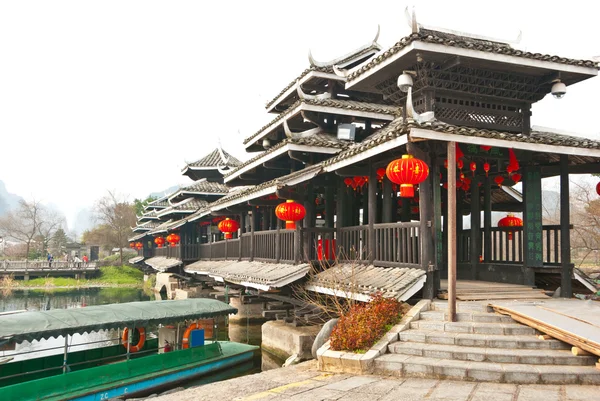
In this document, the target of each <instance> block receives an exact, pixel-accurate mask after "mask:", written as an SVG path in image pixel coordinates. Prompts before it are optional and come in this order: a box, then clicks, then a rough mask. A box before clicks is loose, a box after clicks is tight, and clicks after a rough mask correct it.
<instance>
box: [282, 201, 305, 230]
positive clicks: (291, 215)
mask: <svg viewBox="0 0 600 401" xmlns="http://www.w3.org/2000/svg"><path fill="white" fill-rule="evenodd" d="M275 215H276V216H277V218H279V219H280V220H285V228H286V229H288V230H295V229H296V222H297V221H298V220H302V219H303V218H304V216H305V215H306V209H305V208H304V206H302V205H301V204H299V203H296V202H294V201H293V200H291V199H288V200H287V201H286V202H285V203H281V204H279V205H277V207H276V208H275Z"/></svg>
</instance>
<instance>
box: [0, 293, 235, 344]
mask: <svg viewBox="0 0 600 401" xmlns="http://www.w3.org/2000/svg"><path fill="white" fill-rule="evenodd" d="M234 313H237V309H236V308H232V307H231V306H229V305H228V304H226V303H224V302H221V301H217V300H216V299H208V298H194V299H185V300H181V301H147V302H128V303H122V304H111V305H96V306H87V307H85V308H78V309H53V310H49V311H39V312H23V313H16V314H14V315H7V316H2V318H1V319H0V340H2V339H8V338H10V339H12V340H13V341H16V342H21V341H25V340H26V341H31V340H40V339H44V338H51V337H58V336H64V335H67V334H69V335H72V334H75V333H87V332H91V331H98V330H102V329H105V330H107V329H116V328H119V327H121V328H123V327H133V326H134V325H135V326H136V327H143V326H146V325H149V324H158V323H162V324H173V323H177V322H181V321H183V320H186V319H187V320H194V319H206V318H211V317H215V316H224V315H229V314H234Z"/></svg>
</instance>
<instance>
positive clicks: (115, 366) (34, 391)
mask: <svg viewBox="0 0 600 401" xmlns="http://www.w3.org/2000/svg"><path fill="white" fill-rule="evenodd" d="M234 313H237V309H235V308H232V307H230V306H229V305H228V304H226V303H223V302H220V301H217V300H214V299H186V300H181V301H148V302H130V303H122V304H111V305H98V306H89V307H86V308H79V309H55V310H50V311H39V312H24V313H19V314H14V315H9V316H3V318H2V324H1V325H0V343H2V342H7V341H8V342H9V343H13V344H14V343H21V342H23V341H33V340H42V339H51V338H58V337H59V336H62V337H63V338H64V340H65V342H64V345H65V347H64V353H61V354H58V355H50V356H44V357H40V358H34V359H26V360H14V361H12V362H10V363H5V364H1V365H0V400H20V401H27V400H45V401H50V400H52V401H55V400H66V399H68V400H86V401H87V400H94V401H101V400H102V401H103V400H108V399H111V398H115V397H123V396H125V397H131V396H139V395H143V394H149V393H150V392H152V391H156V390H158V389H161V388H167V387H171V386H174V385H176V384H177V383H180V382H183V381H186V380H189V379H192V378H194V379H196V378H199V377H200V376H204V375H213V374H219V372H220V373H222V372H224V371H225V372H233V371H235V372H237V373H239V371H240V369H241V368H243V369H251V368H252V363H253V362H252V359H253V356H254V353H255V350H256V349H257V348H258V347H256V346H252V345H246V344H239V343H235V342H229V341H218V340H217V339H216V334H217V330H216V328H217V327H216V321H217V319H215V318H217V317H219V316H227V315H229V314H234ZM200 319H202V320H200ZM202 322H210V324H209V325H208V326H207V327H205V328H201V326H202ZM182 323H183V324H182ZM126 328H131V330H128V329H126ZM152 328H157V329H158V336H156V335H151V334H150V332H151V331H152V330H151V329H152ZM100 330H112V331H108V333H115V332H116V333H118V334H117V337H116V341H113V342H112V345H110V346H102V347H99V348H92V349H85V350H82V351H76V352H69V348H70V346H69V340H71V341H72V340H73V335H75V334H82V333H90V332H98V331H100ZM132 333H135V334H137V336H134V335H133V334H132ZM205 334H206V337H210V339H205ZM134 337H135V338H134ZM167 338H170V339H171V342H170V344H168V345H166V346H161V344H167V343H165V341H164V340H165V339H167ZM105 341H107V340H106V339H104V340H103V341H102V343H104V342H105ZM160 341H162V342H160ZM96 343H98V342H96ZM14 355H15V354H12V356H14ZM15 359H17V358H15Z"/></svg>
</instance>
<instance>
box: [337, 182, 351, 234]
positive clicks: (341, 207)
mask: <svg viewBox="0 0 600 401" xmlns="http://www.w3.org/2000/svg"><path fill="white" fill-rule="evenodd" d="M336 178H337V194H336V197H335V221H336V223H335V228H336V229H338V230H339V229H340V228H342V227H344V215H345V214H346V213H348V211H347V210H346V209H347V204H346V199H345V198H344V197H345V195H346V184H344V179H343V178H342V177H336ZM337 237H338V238H339V237H340V236H339V232H338V236H337Z"/></svg>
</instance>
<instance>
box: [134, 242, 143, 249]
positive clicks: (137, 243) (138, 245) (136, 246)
mask: <svg viewBox="0 0 600 401" xmlns="http://www.w3.org/2000/svg"><path fill="white" fill-rule="evenodd" d="M143 247H144V244H142V243H141V242H136V243H135V248H136V249H137V250H138V251H139V250H140V249H142V248H143Z"/></svg>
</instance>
